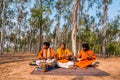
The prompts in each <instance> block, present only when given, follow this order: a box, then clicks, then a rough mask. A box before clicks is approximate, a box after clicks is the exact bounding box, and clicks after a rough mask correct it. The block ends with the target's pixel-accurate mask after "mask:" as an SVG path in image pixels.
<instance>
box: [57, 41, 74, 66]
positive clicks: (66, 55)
mask: <svg viewBox="0 0 120 80" xmlns="http://www.w3.org/2000/svg"><path fill="white" fill-rule="evenodd" d="M71 56H72V54H71V52H70V51H69V49H67V48H65V43H61V45H60V48H58V49H57V50H56V58H57V65H58V66H59V67H63V68H69V67H70V66H72V65H73V64H74V63H73V62H72V61H69V59H70V57H71Z"/></svg>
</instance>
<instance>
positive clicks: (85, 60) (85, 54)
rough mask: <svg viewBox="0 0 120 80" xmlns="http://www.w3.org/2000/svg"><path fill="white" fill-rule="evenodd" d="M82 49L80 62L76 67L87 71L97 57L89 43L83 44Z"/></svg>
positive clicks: (79, 56)
mask: <svg viewBox="0 0 120 80" xmlns="http://www.w3.org/2000/svg"><path fill="white" fill-rule="evenodd" d="M82 48H83V50H81V51H80V54H79V55H78V58H79V61H78V62H76V63H75V66H78V67H80V68H83V69H85V68H87V66H89V65H92V64H93V63H94V61H95V58H96V57H95V55H94V53H93V51H91V50H90V49H89V46H88V44H87V43H84V44H82Z"/></svg>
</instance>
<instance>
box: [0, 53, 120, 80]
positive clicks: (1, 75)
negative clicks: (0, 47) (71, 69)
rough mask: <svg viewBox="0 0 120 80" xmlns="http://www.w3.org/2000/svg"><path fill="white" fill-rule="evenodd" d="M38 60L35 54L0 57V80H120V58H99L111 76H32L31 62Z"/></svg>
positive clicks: (103, 68)
mask: <svg viewBox="0 0 120 80" xmlns="http://www.w3.org/2000/svg"><path fill="white" fill-rule="evenodd" d="M34 59H36V55H34V54H16V55H12V56H11V55H3V56H0V80H120V62H119V61H120V58H119V57H117V58H116V57H115V58H107V59H101V58H98V59H97V61H99V62H100V64H99V66H98V67H97V68H99V69H100V70H103V71H105V72H107V73H109V74H110V75H109V76H79V77H77V76H55V75H53V76H49V75H31V74H30V73H31V71H32V70H33V69H34V68H35V67H32V66H29V62H30V61H32V60H34Z"/></svg>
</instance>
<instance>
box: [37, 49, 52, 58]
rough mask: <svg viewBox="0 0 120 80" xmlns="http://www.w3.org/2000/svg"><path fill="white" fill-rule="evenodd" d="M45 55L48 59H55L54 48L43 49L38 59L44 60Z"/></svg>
mask: <svg viewBox="0 0 120 80" xmlns="http://www.w3.org/2000/svg"><path fill="white" fill-rule="evenodd" d="M44 51H45V52H44ZM44 55H45V56H46V58H49V57H54V49H52V48H48V49H42V50H41V51H40V52H39V54H38V59H42V58H43V57H44Z"/></svg>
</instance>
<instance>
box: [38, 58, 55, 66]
mask: <svg viewBox="0 0 120 80" xmlns="http://www.w3.org/2000/svg"><path fill="white" fill-rule="evenodd" d="M43 62H44V63H46V64H47V65H49V66H51V67H53V66H55V65H56V60H55V59H47V60H36V65H38V66H39V65H40V63H43Z"/></svg>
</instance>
